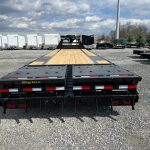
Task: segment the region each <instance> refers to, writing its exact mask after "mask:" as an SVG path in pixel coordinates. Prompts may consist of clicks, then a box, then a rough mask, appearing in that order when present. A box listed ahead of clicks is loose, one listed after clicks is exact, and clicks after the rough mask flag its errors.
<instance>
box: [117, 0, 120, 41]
mask: <svg viewBox="0 0 150 150" xmlns="http://www.w3.org/2000/svg"><path fill="white" fill-rule="evenodd" d="M119 32H120V0H118V3H117V21H116V39H117V40H118V39H119Z"/></svg>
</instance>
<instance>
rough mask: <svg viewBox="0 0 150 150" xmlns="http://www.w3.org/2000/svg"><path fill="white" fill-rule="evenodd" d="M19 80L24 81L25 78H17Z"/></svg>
mask: <svg viewBox="0 0 150 150" xmlns="http://www.w3.org/2000/svg"><path fill="white" fill-rule="evenodd" d="M18 79H19V80H26V79H27V78H18Z"/></svg>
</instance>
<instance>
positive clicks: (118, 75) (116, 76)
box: [110, 74, 120, 77]
mask: <svg viewBox="0 0 150 150" xmlns="http://www.w3.org/2000/svg"><path fill="white" fill-rule="evenodd" d="M119 76H120V75H117V74H116V75H115V74H114V75H110V77H119Z"/></svg>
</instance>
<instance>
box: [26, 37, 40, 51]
mask: <svg viewBox="0 0 150 150" xmlns="http://www.w3.org/2000/svg"><path fill="white" fill-rule="evenodd" d="M26 42H27V49H38V35H37V34H27V35H26Z"/></svg>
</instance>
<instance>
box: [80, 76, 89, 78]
mask: <svg viewBox="0 0 150 150" xmlns="http://www.w3.org/2000/svg"><path fill="white" fill-rule="evenodd" d="M81 78H90V76H81Z"/></svg>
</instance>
